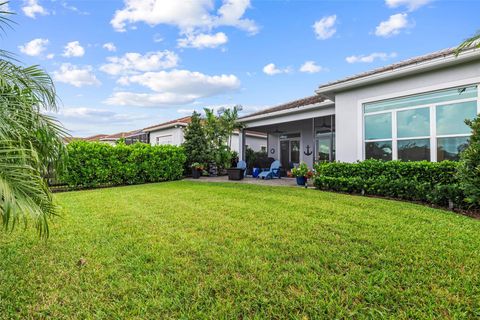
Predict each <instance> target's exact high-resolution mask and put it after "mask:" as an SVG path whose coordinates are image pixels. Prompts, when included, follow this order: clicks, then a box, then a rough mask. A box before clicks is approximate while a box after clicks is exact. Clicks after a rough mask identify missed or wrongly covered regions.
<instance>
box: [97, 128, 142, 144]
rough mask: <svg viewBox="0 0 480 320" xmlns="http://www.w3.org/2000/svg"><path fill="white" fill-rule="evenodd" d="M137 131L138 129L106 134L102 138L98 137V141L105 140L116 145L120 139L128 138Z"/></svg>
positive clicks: (104, 141)
mask: <svg viewBox="0 0 480 320" xmlns="http://www.w3.org/2000/svg"><path fill="white" fill-rule="evenodd" d="M137 132H138V130H134V131H128V132H119V133H114V134H110V135H106V136H104V137H101V138H99V139H98V141H100V142H103V143H108V144H110V145H112V146H114V145H116V144H117V142H118V140H120V139H126V138H127V137H129V136H130V135H132V134H135V133H137Z"/></svg>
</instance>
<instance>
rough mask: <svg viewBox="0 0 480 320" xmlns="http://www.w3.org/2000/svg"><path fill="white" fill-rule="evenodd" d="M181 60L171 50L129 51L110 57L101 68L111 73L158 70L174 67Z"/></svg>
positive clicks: (120, 73)
mask: <svg viewBox="0 0 480 320" xmlns="http://www.w3.org/2000/svg"><path fill="white" fill-rule="evenodd" d="M179 60H180V59H179V57H178V56H177V54H175V52H172V51H169V50H164V51H156V52H147V53H146V54H144V55H142V54H140V53H136V52H128V53H126V54H124V55H123V56H121V57H108V58H107V61H108V62H109V63H106V64H104V65H102V66H101V67H100V70H101V71H103V72H105V73H108V74H110V75H122V74H132V73H137V72H146V71H156V70H161V69H169V68H174V67H176V66H177V64H178V61H179Z"/></svg>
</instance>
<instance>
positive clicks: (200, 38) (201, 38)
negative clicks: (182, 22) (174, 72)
mask: <svg viewBox="0 0 480 320" xmlns="http://www.w3.org/2000/svg"><path fill="white" fill-rule="evenodd" d="M177 42H178V46H179V47H181V48H198V49H202V48H216V47H218V46H220V45H222V44H225V43H227V42H228V37H227V35H226V34H225V33H223V32H217V33H215V34H206V33H200V34H187V35H186V37H185V38H182V39H178V40H177Z"/></svg>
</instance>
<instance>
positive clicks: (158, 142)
mask: <svg viewBox="0 0 480 320" xmlns="http://www.w3.org/2000/svg"><path fill="white" fill-rule="evenodd" d="M166 137H170V138H171V141H170V143H168V144H165V143H162V144H161V145H170V146H171V145H173V134H164V135H161V136H157V137H156V138H155V140H156V141H155V142H156V145H157V146H159V145H160V139H161V138H166Z"/></svg>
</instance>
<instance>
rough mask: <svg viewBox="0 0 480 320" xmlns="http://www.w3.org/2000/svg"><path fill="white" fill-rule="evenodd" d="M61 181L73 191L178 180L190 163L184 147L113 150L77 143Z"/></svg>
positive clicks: (144, 146) (118, 147)
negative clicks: (77, 188)
mask: <svg viewBox="0 0 480 320" xmlns="http://www.w3.org/2000/svg"><path fill="white" fill-rule="evenodd" d="M67 150H68V157H67V160H66V168H65V170H64V172H63V173H62V174H61V175H60V181H62V182H64V183H66V184H68V185H69V186H70V187H98V186H105V185H125V184H138V183H147V182H159V181H167V180H177V179H180V178H181V177H182V175H183V166H184V163H185V160H186V156H185V152H184V151H183V148H182V147H176V146H167V145H163V146H151V145H149V144H143V143H136V144H133V145H125V144H122V143H120V144H118V145H116V146H111V145H109V144H105V143H99V142H86V141H74V142H72V143H70V144H69V145H68V146H67Z"/></svg>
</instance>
